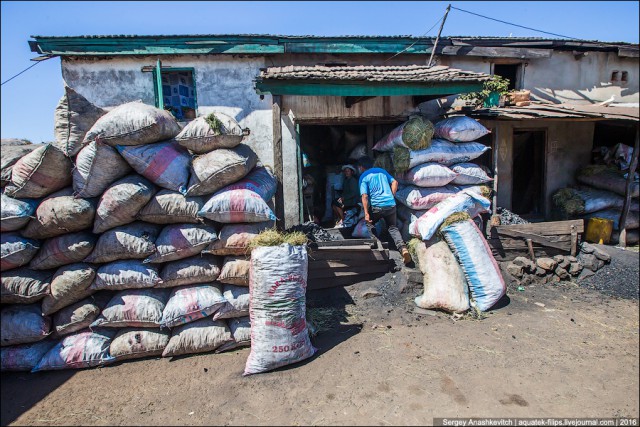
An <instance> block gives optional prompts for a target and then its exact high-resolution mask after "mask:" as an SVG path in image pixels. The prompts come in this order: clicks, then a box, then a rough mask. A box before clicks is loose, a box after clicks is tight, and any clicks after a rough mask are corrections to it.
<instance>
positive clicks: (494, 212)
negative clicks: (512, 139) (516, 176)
mask: <svg viewBox="0 0 640 427" xmlns="http://www.w3.org/2000/svg"><path fill="white" fill-rule="evenodd" d="M498 127H499V125H498V124H496V125H495V128H494V129H493V153H492V154H493V200H492V202H491V204H492V205H493V207H492V215H491V225H492V226H496V225H500V217H499V216H498V147H499V145H500V142H499V141H500V139H499V137H500V133H499V132H498Z"/></svg>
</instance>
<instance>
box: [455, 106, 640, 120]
mask: <svg viewBox="0 0 640 427" xmlns="http://www.w3.org/2000/svg"><path fill="white" fill-rule="evenodd" d="M465 114H466V115H468V116H470V117H476V118H497V119H515V120H517V119H593V120H627V121H635V122H637V121H640V109H639V108H638V107H604V106H601V105H579V104H546V103H541V102H535V101H534V102H531V105H528V106H523V107H515V106H512V107H500V108H483V109H478V110H473V111H469V112H465Z"/></svg>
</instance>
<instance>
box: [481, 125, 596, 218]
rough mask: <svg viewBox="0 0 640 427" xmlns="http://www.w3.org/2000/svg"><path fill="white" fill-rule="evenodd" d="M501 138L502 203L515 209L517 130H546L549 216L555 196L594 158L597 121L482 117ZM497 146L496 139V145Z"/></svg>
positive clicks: (499, 190)
mask: <svg viewBox="0 0 640 427" xmlns="http://www.w3.org/2000/svg"><path fill="white" fill-rule="evenodd" d="M481 123H482V124H484V125H485V126H486V127H487V128H488V129H491V130H492V133H493V135H494V138H497V140H498V141H497V142H498V143H497V147H498V196H497V200H498V206H501V207H504V208H506V209H511V195H512V191H513V189H512V185H511V180H512V176H513V131H514V130H517V129H526V130H544V131H545V132H546V135H547V140H546V144H545V173H544V175H545V182H544V198H545V210H544V212H545V216H546V217H549V216H550V211H551V208H552V204H551V203H552V202H551V196H552V195H553V194H554V193H555V192H556V191H557V190H559V189H561V188H564V187H567V186H570V185H575V184H576V181H575V178H574V177H575V174H576V171H577V170H578V169H579V168H581V167H583V166H587V165H588V164H589V163H590V160H591V149H592V147H593V133H594V130H595V122H559V121H549V120H524V121H493V120H481ZM495 146H496V143H495V140H494V147H495Z"/></svg>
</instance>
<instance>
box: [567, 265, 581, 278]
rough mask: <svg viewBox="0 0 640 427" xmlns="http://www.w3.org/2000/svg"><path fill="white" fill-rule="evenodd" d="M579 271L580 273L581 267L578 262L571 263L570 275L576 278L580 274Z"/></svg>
mask: <svg viewBox="0 0 640 427" xmlns="http://www.w3.org/2000/svg"><path fill="white" fill-rule="evenodd" d="M581 271H582V266H581V265H580V263H579V262H572V263H571V265H569V274H570V275H572V276H577V275H578V274H580V272H581Z"/></svg>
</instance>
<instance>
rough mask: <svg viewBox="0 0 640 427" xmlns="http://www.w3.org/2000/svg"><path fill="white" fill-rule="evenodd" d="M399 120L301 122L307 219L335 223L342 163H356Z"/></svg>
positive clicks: (300, 137)
mask: <svg viewBox="0 0 640 427" xmlns="http://www.w3.org/2000/svg"><path fill="white" fill-rule="evenodd" d="M397 125H398V124H397V123H385V124H375V125H371V124H302V123H301V124H300V125H299V128H298V129H299V130H298V132H299V133H298V137H299V141H300V155H301V157H302V158H301V159H300V164H302V178H303V182H302V198H303V207H302V209H303V212H302V216H303V218H304V221H305V222H306V221H314V222H317V223H319V224H320V225H322V226H324V227H328V228H331V227H333V226H334V225H335V222H336V218H334V214H333V210H332V207H331V203H332V201H333V200H334V199H336V198H337V197H338V196H339V194H340V192H341V190H342V181H343V175H342V172H341V170H342V166H343V165H355V164H356V161H357V159H358V158H360V157H362V156H363V155H367V154H368V148H369V145H371V146H373V144H375V142H377V141H378V140H379V139H380V138H381V137H382V136H383V135H384V134H386V133H388V132H390V131H391V130H392V129H393V128H394V127H396V126H397Z"/></svg>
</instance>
